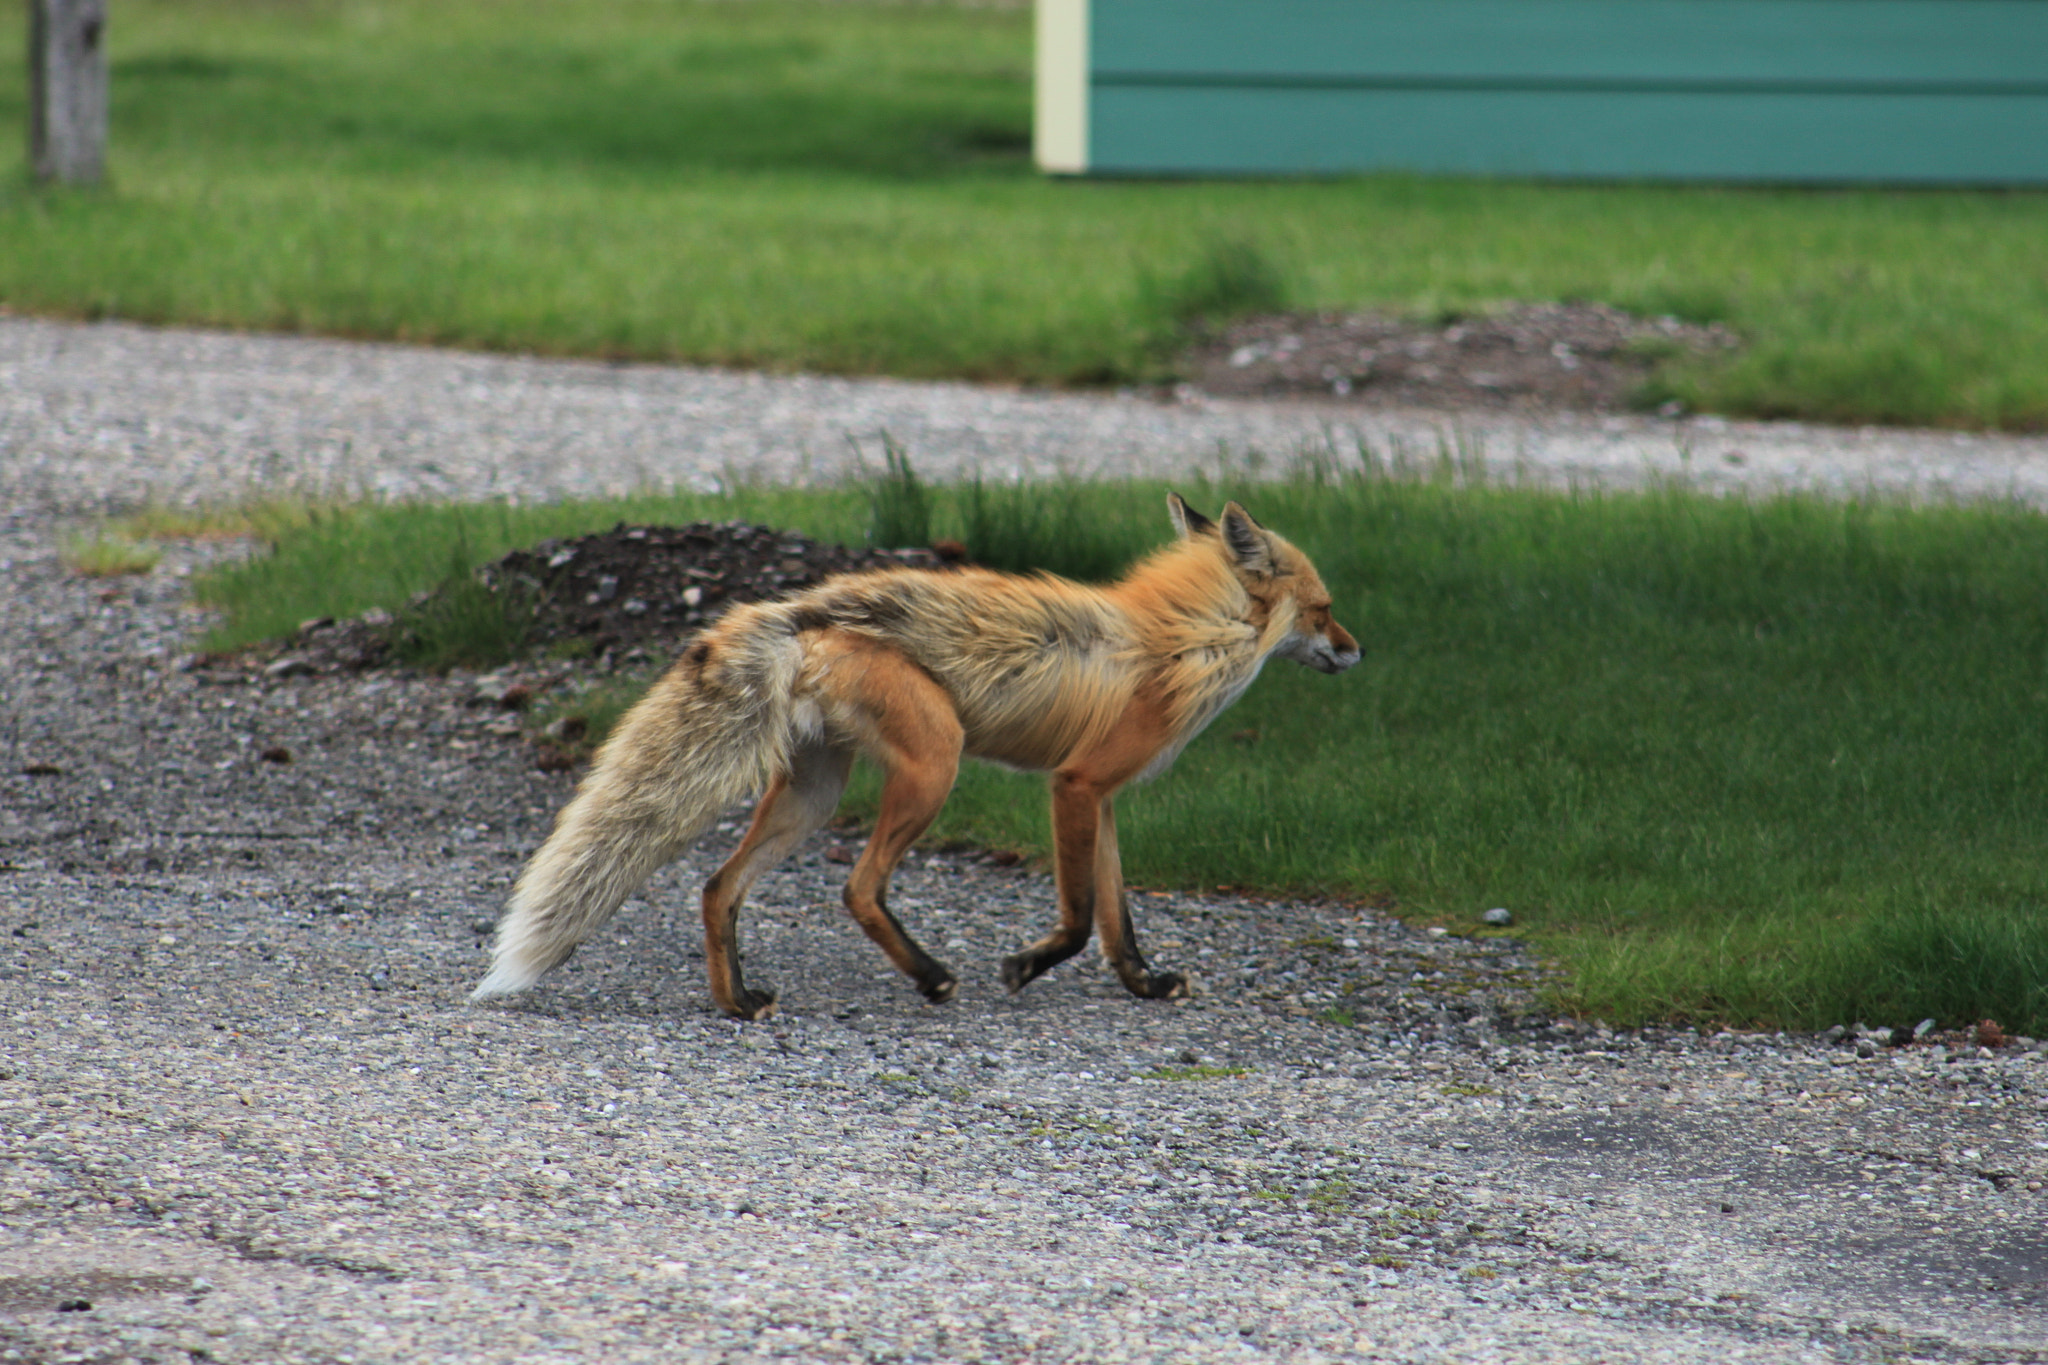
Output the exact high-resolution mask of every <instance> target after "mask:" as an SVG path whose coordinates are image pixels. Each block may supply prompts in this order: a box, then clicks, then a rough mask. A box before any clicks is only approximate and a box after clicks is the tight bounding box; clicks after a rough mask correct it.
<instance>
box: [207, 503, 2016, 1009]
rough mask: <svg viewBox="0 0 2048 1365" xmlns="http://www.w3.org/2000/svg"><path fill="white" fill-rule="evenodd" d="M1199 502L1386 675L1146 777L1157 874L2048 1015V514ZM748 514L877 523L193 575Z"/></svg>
mask: <svg viewBox="0 0 2048 1365" xmlns="http://www.w3.org/2000/svg"><path fill="white" fill-rule="evenodd" d="M1183 491H1185V492H1187V493H1188V494H1189V495H1190V497H1191V499H1192V500H1193V501H1194V502H1195V503H1196V505H1197V506H1198V507H1205V508H1207V509H1208V510H1210V511H1212V512H1213V511H1214V509H1215V507H1216V506H1217V505H1218V504H1220V502H1221V501H1222V499H1223V498H1224V497H1225V496H1227V495H1230V494H1233V493H1235V494H1236V495H1238V496H1241V497H1242V498H1244V500H1245V501H1246V502H1247V504H1248V505H1249V506H1250V507H1251V508H1252V509H1253V511H1254V512H1255V513H1256V514H1257V515H1259V516H1260V517H1261V519H1263V520H1264V521H1266V522H1267V523H1268V524H1270V525H1272V526H1274V527H1275V528H1277V529H1279V530H1281V531H1282V532H1283V533H1285V534H1287V535H1289V536H1290V537H1292V538H1293V539H1295V540H1296V541H1297V542H1298V543H1300V544H1301V545H1302V546H1303V547H1304V548H1305V549H1307V550H1308V551H1309V552H1310V553H1311V554H1312V555H1313V556H1314V557H1315V558H1316V560H1317V562H1318V564H1319V565H1320V567H1321V568H1322V570H1323V573H1324V576H1325V578H1326V579H1327V580H1328V582H1329V584H1330V586H1331V588H1332V590H1333V591H1334V593H1335V595H1336V600H1337V605H1338V614H1339V617H1340V619H1341V620H1343V621H1344V622H1345V624H1346V625H1348V626H1349V627H1350V628H1351V629H1352V630H1353V632H1354V633H1355V634H1357V635H1358V636H1359V637H1360V639H1361V640H1362V641H1363V642H1364V644H1365V648H1366V656H1365V661H1364V663H1363V664H1362V665H1361V666H1360V667H1359V668H1358V669H1356V670H1354V671H1353V672H1351V673H1349V674H1346V675H1344V676H1343V677H1340V678H1334V679H1333V678H1328V677H1324V676H1321V675H1318V674H1313V673H1310V672H1308V671H1306V670H1303V669H1299V668H1294V667H1291V666H1289V665H1287V664H1284V663H1276V664H1274V665H1272V666H1271V667H1270V668H1268V669H1267V670H1266V673H1265V675H1264V676H1263V677H1262V678H1261V680H1260V681H1259V682H1258V684H1257V685H1256V686H1255V687H1254V688H1253V689H1252V690H1251V691H1250V692H1249V693H1248V694H1247V696H1246V697H1245V698H1244V700H1243V701H1241V702H1240V703H1239V704H1238V706H1237V707H1236V708H1235V709H1234V710H1233V711H1231V712H1229V713H1227V714H1226V715H1225V716H1224V717H1223V718H1222V719H1221V720H1219V721H1218V722H1217V723H1216V725H1215V726H1214V727H1213V728H1212V729H1211V730H1210V731H1209V732H1208V733H1207V734H1205V735H1204V736H1202V737H1201V738H1200V739H1199V740H1197V741H1196V742H1195V743H1194V744H1193V745H1192V746H1191V747H1190V748H1189V749H1188V751H1187V752H1186V753H1185V754H1184V755H1183V757H1182V758H1181V759H1180V761H1179V763H1178V765H1177V766H1176V767H1175V769H1174V770H1173V771H1172V772H1170V773H1169V774H1168V775H1167V776H1166V777H1164V778H1163V779H1162V780H1160V781H1158V782H1156V783H1154V784H1151V785H1149V786H1145V787H1142V788H1137V789H1133V790H1132V791H1130V792H1129V793H1128V794H1127V795H1126V796H1125V797H1124V798H1123V800H1122V801H1121V802H1120V806H1119V823H1120V826H1121V830H1122V835H1123V838H1122V842H1123V846H1124V851H1125V858H1126V865H1127V868H1128V871H1129V873H1130V876H1131V878H1132V880H1133V881H1134V882H1136V883H1140V884H1152V885H1162V886H1163V885H1171V886H1216V885H1224V884H1227V885H1236V886H1256V887H1261V888H1267V889H1273V890H1293V891H1305V892H1317V891H1320V892H1330V893H1337V894H1342V895H1346V896H1356V897H1390V898H1391V899H1392V901H1393V902H1394V903H1395V905H1396V906H1397V907H1398V909H1397V913H1400V914H1403V915H1405V916H1411V917H1419V918H1423V919H1429V920H1435V921H1439V922H1443V923H1447V924H1450V925H1453V926H1456V927H1458V928H1460V929H1472V928H1474V927H1476V921H1477V916H1478V915H1479V913H1480V912H1481V911H1483V910H1485V909H1487V908H1488V907H1491V906H1496V905H1501V906H1507V907H1509V908H1510V909H1512V910H1513V911H1514V912H1515V914H1516V916H1517V922H1518V926H1519V927H1518V929H1517V930H1516V932H1518V933H1526V934H1528V935H1529V936H1531V937H1533V938H1534V939H1535V940H1536V941H1537V942H1538V943H1539V944H1541V945H1542V946H1543V947H1544V948H1545V949H1546V950H1548V951H1550V952H1552V953H1554V954H1556V955H1557V956H1558V957H1559V958H1560V959H1561V960H1562V961H1563V962H1564V963H1565V964H1566V965H1567V966H1568V967H1569V968H1570V970H1571V973H1572V979H1571V984H1570V986H1569V987H1568V988H1567V995H1568V1000H1569V1003H1571V1004H1573V1005H1574V1006H1576V1007H1578V1008H1581V1009H1583V1010H1586V1011H1588V1012H1591V1013H1596V1014H1600V1015H1603V1016H1605V1017H1607V1018H1610V1019H1614V1020H1618V1021H1637V1020H1643V1019H1650V1018H1673V1017H1676V1018H1689V1019H1695V1020H1700V1021H1710V1020H1727V1021H1735V1022H1741V1023H1776V1024H1780V1025H1788V1026H1802V1027H1825V1026H1826V1025H1828V1024H1832V1023H1837V1022H1854V1021H1855V1020H1857V1019H1859V1018H1861V1019H1864V1020H1867V1021H1868V1022H1871V1023H1873V1024H1879V1023H1883V1024H1896V1023H1911V1022H1913V1021H1914V1020H1917V1019H1919V1018H1921V1017H1923V1016H1926V1015H1933V1016H1936V1017H1938V1018H1940V1019H1942V1020H1944V1021H1945V1022H1953V1023H1960V1022H1966V1021H1972V1020H1975V1019H1978V1018H1983V1017H1987V1016H1988V1017H1992V1018H1996V1019H1998V1020H2000V1021H2001V1022H2002V1023H2004V1024H2005V1025H2006V1027H2008V1028H2011V1029H2017V1030H2023V1031H2028V1032H2032V1033H2036V1034H2040V1033H2048V863H2044V862H2043V860H2042V858H2041V857H2040V851H2039V849H2040V839H2041V831H2042V828H2043V824H2044V818H2048V727H2044V726H2043V725H2042V724H2041V716H2042V714H2043V710H2042V708H2048V596H2044V595H2043V594H2042V592H2041V591H2040V585H2041V583H2042V582H2044V581H2048V519H2044V518H2043V517H2041V516H2040V515H2038V514H2036V513H2033V512H2029V511H2025V510H2021V509H2017V508H2012V507H2004V506H1974V507H1946V508H1944V507H1936V508H1924V509H1912V508H1907V507H1903V506H1897V505H1889V504H1843V503H1831V502H1822V501H1817V500H1800V499H1775V500H1767V501H1753V502H1752V501H1741V500H1736V499H1715V498H1707V497H1702V496H1698V495H1693V494H1688V493H1684V492H1680V491H1665V492H1657V493H1648V494H1606V495H1594V494H1577V495H1565V494H1557V493H1548V492H1539V491H1534V490H1528V489H1519V488H1511V487H1483V486H1482V487H1465V488H1460V487H1454V486H1452V484H1451V483H1450V482H1449V481H1446V480H1442V479H1437V480H1432V479H1427V478H1424V479H1389V478H1385V477H1362V476H1359V475H1356V474H1354V475H1348V476H1347V475H1332V474H1329V473H1328V472H1324V473H1322V474H1320V475H1318V474H1316V473H1315V472H1314V471H1302V472H1300V473H1298V474H1297V475H1296V476H1295V477H1294V478H1292V479H1288V480H1283V481H1281V482H1278V483H1263V484H1259V485H1257V486H1254V487H1216V486H1208V487H1192V486H1190V487H1185V488H1184V490H1183ZM989 496H991V497H993V498H995V499H996V500H997V502H996V505H995V506H993V507H990V506H987V505H984V506H983V508H982V509H981V517H982V523H983V525H984V529H986V527H987V526H989V525H997V526H1007V527H1009V529H1010V531H1011V532H1013V533H1014V534H1013V535H1012V536H1011V539H1012V541H1017V542H1021V541H1027V540H1030V539H1031V538H1032V537H1033V536H1034V535H1035V536H1037V538H1038V542H1039V546H1040V549H1039V552H1038V553H1037V554H1036V556H1035V557H1036V558H1038V559H1039V560H1041V561H1042V562H1046V563H1048V564H1050V565H1052V566H1053V567H1059V566H1060V565H1061V564H1062V563H1063V562H1064V561H1063V560H1062V558H1061V556H1062V555H1063V554H1068V553H1075V552H1078V553H1081V554H1083V555H1085V556H1088V557H1089V558H1090V560H1091V561H1094V562H1099V561H1100V556H1101V554H1102V553H1103V552H1104V549H1105V547H1108V548H1109V549H1110V550H1111V552H1112V557H1122V558H1128V557H1131V556H1134V555H1136V554H1138V553H1140V552H1142V551H1143V550H1144V549H1146V548H1148V547H1150V546H1152V545H1155V544H1157V543H1159V542H1160V541H1161V540H1163V539H1164V538H1165V536H1166V535H1167V527H1166V519H1165V516H1164V512H1163V510H1162V505H1163V488H1161V487H1157V486H1153V485H1138V486H1130V485H1076V486H1068V487H1065V488H1055V489H1052V490H1043V489H1027V490H1021V491H1005V490H990V491H989ZM932 502H933V510H932V520H931V526H930V529H931V531H932V532H933V533H935V534H962V533H969V534H970V544H972V543H973V539H972V535H971V530H972V528H971V527H970V526H969V524H968V517H969V513H970V506H971V499H970V497H969V495H968V493H967V492H966V490H961V489H940V490H935V491H934V493H933V497H932ZM1048 505H1050V506H1051V507H1052V508H1054V509H1055V510H1056V512H1057V515H1055V516H1050V517H1047V518H1046V519H1045V520H1044V521H1043V522H1042V523H1040V529H1039V530H1037V531H1034V530H1033V529H1032V526H1031V525H1030V513H1031V510H1032V509H1033V508H1039V507H1044V506H1048ZM735 515H738V516H747V517H750V518H756V519H766V520H772V521H775V522H777V523H779V524H783V525H794V526H798V527H801V528H803V529H805V530H807V531H810V532H812V533H813V534H817V535H821V536H825V537H830V538H836V539H849V538H852V539H857V538H859V537H860V536H861V535H862V534H863V533H864V531H865V529H866V528H867V527H868V526H869V525H870V524H872V517H873V509H872V508H871V506H870V503H869V500H868V499H867V498H866V497H864V496H863V495H862V494H861V492H860V491H858V490H842V491H839V492H834V493H825V494H791V493H789V492H786V491H775V490H759V491H754V492H742V493H739V494H737V495H735V496H734V497H732V498H730V499H710V498H689V499H678V500H660V501H643V502H640V503H637V504H617V503H613V504H604V505H595V506H556V507H547V508H510V507H488V508H448V507H420V508H411V507H371V508H358V509H352V510H346V511H341V512H336V513H332V514H329V515H327V516H324V517H322V518H320V519H318V520H316V521H313V522H311V523H307V522H303V521H301V522H300V523H298V524H297V529H295V530H290V531H288V532H286V533H284V534H282V535H281V538H280V544H279V549H278V552H277V553H276V554H275V555H273V556H271V557H269V558H265V559H260V560H257V561H253V562H252V563H250V564H249V565H247V566H245V567H242V568H237V569H233V570H230V571H229V572H227V573H226V574H224V575H221V576H218V577H216V578H214V579H213V580H211V581H209V583H208V584H206V585H205V587H204V589H203V591H204V592H205V593H206V594H207V595H209V596H210V597H211V598H212V600H214V601H215V602H216V603H217V604H219V605H220V606H222V607H223V608H224V609H225V610H226V611H227V612H228V613H229V615H230V618H231V621H232V622H234V623H236V624H238V625H239V626H240V627H241V628H244V629H247V630H249V631H251V632H254V633H257V634H261V633H264V632H266V631H270V630H276V629H289V627H290V625H291V624H292V623H295V622H296V621H298V620H300V619H302V618H304V617H307V616H312V615H316V614H326V613H330V612H338V611H342V610H360V609H361V608H362V607H365V606H368V605H371V604H372V601H373V600H376V601H381V602H382V603H383V604H385V605H396V604H400V603H402V602H403V601H404V600H405V598H406V596H407V595H408V594H410V593H411V592H413V591H415V590H416V589H417V588H418V587H420V586H423V585H426V584H428V583H431V582H432V581H434V580H435V579H436V578H437V577H438V576H439V575H441V574H442V573H445V572H446V570H447V567H448V565H449V564H450V562H451V559H456V558H465V559H469V560H475V559H481V558H483V557H486V556H489V555H493V554H495V553H497V552H498V551H499V550H500V549H502V548H505V547H507V546H510V545H512V544H516V543H520V542H523V541H530V540H532V539H536V538H539V537H540V536H543V535H550V534H562V533H565V532H568V531H572V530H579V529H598V528H601V527H605V526H609V525H610V524H611V523H612V522H613V521H614V520H616V519H618V518H619V517H621V516H627V517H633V518H641V517H647V518H655V517H666V518H672V519H688V518H693V517H698V516H717V517H725V516H735ZM1076 527H1080V528H1084V529H1085V530H1086V532H1087V534H1085V535H1077V534H1075V533H1074V528H1076ZM1020 528H1021V529H1020ZM1075 547H1078V551H1077V550H1076V548H1075ZM335 584H348V585H350V592H351V595H349V596H347V597H345V598H343V597H336V596H331V595H328V596H323V595H322V594H323V593H326V592H329V591H330V590H331V586H332V585H335ZM263 613H269V614H268V615H267V616H266V615H264V614H263ZM222 642H225V641H222ZM1039 787H1040V781H1039V780H1038V779H1033V778H1028V777H1021V776H1018V775H1016V774H1011V773H1006V772H1000V771H997V770H994V769H989V768H983V767H980V766H970V767H969V768H968V769H967V770H965V771H964V772H963V774H962V778H961V782H960V786H959V788H958V791H957V793H956V795H955V797H954V799H953V801H952V803H951V804H950V805H949V806H948V808H947V811H946V814H945V816H944V817H943V820H942V823H941V824H940V826H939V827H938V829H937V830H936V831H935V832H934V837H936V838H939V839H969V840H974V841H977V842H981V843H984V844H989V845H995V846H1003V847H1012V848H1018V849H1024V850H1030V851H1034V852H1043V851H1044V849H1045V847H1046V838H1047V835H1046V820H1045V814H1044V804H1045V803H1044V800H1043V797H1042V795H1041V794H1040V792H1039ZM865 799H872V794H871V790H870V794H869V796H868V797H867V798H865Z"/></svg>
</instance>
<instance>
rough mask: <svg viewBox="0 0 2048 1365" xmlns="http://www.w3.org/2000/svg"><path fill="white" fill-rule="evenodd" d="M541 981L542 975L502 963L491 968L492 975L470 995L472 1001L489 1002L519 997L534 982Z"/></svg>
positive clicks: (510, 963)
mask: <svg viewBox="0 0 2048 1365" xmlns="http://www.w3.org/2000/svg"><path fill="white" fill-rule="evenodd" d="M538 980H540V973H539V972H536V971H532V970H530V969H527V968H524V967H521V966H519V965H518V964H516V963H512V962H500V963H498V964H497V965H496V966H494V967H492V968H491V974H490V975H489V976H486V977H485V978H484V979H483V980H482V981H479V982H478V983H477V987H476V989H475V990H473V991H471V992H470V993H469V998H470V999H471V1000H473V1001H474V1000H489V999H491V998H492V997H493V996H499V995H517V994H518V993H519V992H520V991H523V990H525V989H526V988H527V987H528V986H531V985H532V984H533V983H534V982H536V981H538Z"/></svg>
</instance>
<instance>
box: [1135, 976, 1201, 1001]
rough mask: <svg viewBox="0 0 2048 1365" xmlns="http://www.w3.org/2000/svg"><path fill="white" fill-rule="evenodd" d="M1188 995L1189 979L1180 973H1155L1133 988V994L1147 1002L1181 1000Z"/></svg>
mask: <svg viewBox="0 0 2048 1365" xmlns="http://www.w3.org/2000/svg"><path fill="white" fill-rule="evenodd" d="M1187 993H1188V979H1187V978H1186V977H1185V976H1182V975H1181V974H1180V973H1179V972H1153V973H1152V974H1151V975H1150V976H1147V977H1145V978H1143V979H1142V980H1140V981H1139V982H1138V983H1137V984H1136V985H1134V986H1132V987H1131V994H1132V995H1136V996H1142V997H1143V998H1144V999H1147V1000H1179V999H1182V998H1184V997H1185V996H1186V995H1187Z"/></svg>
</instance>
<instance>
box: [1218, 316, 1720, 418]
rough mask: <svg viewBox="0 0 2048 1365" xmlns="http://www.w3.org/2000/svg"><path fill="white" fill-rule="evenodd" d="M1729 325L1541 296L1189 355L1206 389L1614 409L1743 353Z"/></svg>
mask: <svg viewBox="0 0 2048 1365" xmlns="http://www.w3.org/2000/svg"><path fill="white" fill-rule="evenodd" d="M1739 344H1740V343H1739V341H1738V339H1737V337H1736V336H1735V334H1734V333H1733V332H1731V331H1729V330H1728V329H1727V328H1725V327H1722V326H1719V325H1718V324H1716V325H1712V326H1701V325H1699V324H1695V323H1688V322H1681V321H1680V320H1679V319H1677V318H1672V317H1661V318H1644V317H1637V316H1635V315H1633V314H1630V313H1624V312H1622V311H1621V310H1619V309H1616V308H1609V307H1606V306H1605V305H1602V304H1586V303H1534V304H1524V305H1521V306H1519V307H1515V308H1511V309H1508V310H1505V311H1503V312H1498V313H1489V314H1486V315H1484V316H1471V317H1462V318H1458V319H1455V320H1453V321H1449V322H1444V323H1440V324H1439V323H1429V322H1421V321H1418V320H1416V319H1414V318H1404V317H1397V316H1394V315H1392V314H1387V313H1313V314H1300V313H1291V314H1282V315H1277V316H1267V317H1255V318H1247V319H1245V320H1243V321H1241V322H1236V323H1232V324H1230V325H1229V326H1227V327H1224V328H1221V329H1219V330H1217V331H1215V332H1213V333H1211V334H1210V335H1209V336H1208V337H1207V338H1205V339H1204V340H1203V341H1202V342H1201V343H1200V344H1198V345H1197V346H1195V347H1193V348H1192V349H1190V350H1189V351H1188V352H1187V353H1186V354H1185V355H1184V356H1183V357H1182V359H1181V364H1180V372H1181V374H1182V375H1184V376H1185V377H1186V381H1187V382H1188V383H1189V384H1190V385H1192V386H1193V387H1194V388H1195V389H1196V390H1198V391H1200V392H1202V393H1207V394H1211V395H1214V396H1216V397H1231V398H1282V397H1302V398H1308V397H1313V398H1320V399H1323V400H1325V401H1331V400H1334V401H1338V402H1350V403H1359V404H1362V405H1371V406H1380V407H1426V408H1488V409H1495V410H1509V411H1525V412H1556V411H1578V412H1611V411H1617V410H1620V409H1624V408H1627V407H1629V406H1631V405H1632V404H1634V403H1635V402H1636V401H1637V399H1638V396H1639V395H1640V394H1641V392H1642V390H1643V387H1644V385H1645V383H1646V382H1647V381H1648V380H1649V378H1650V376H1651V373H1652V371H1653V370H1654V369H1655V368H1656V366H1657V364H1658V363H1659V362H1660V361H1662V360H1665V359H1668V358H1671V357H1673V356H1676V355H1681V354H1685V353H1693V354H1703V355H1704V354H1713V353H1716V352H1727V351H1731V350H1733V349H1734V348H1735V347H1736V346H1737V345H1739Z"/></svg>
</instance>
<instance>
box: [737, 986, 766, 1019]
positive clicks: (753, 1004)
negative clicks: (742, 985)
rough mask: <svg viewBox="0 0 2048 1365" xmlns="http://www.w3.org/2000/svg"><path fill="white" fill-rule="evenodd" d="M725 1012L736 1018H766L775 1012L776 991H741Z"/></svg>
mask: <svg viewBox="0 0 2048 1365" xmlns="http://www.w3.org/2000/svg"><path fill="white" fill-rule="evenodd" d="M725 1012H726V1013H727V1014H730V1015H731V1016H732V1017H733V1018H735V1019H766V1018H767V1017H768V1016H769V1015H771V1014H773V1013H775V992H774V991H741V992H740V993H739V995H738V997H737V998H736V999H734V1001H733V1002H732V1004H730V1005H728V1006H727V1007H726V1011H725Z"/></svg>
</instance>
